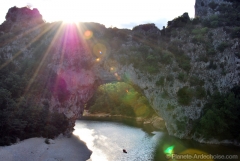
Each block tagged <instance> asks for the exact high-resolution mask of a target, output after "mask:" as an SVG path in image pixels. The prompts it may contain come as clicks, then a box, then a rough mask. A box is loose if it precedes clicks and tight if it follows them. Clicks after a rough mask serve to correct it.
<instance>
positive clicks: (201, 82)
mask: <svg viewBox="0 0 240 161" xmlns="http://www.w3.org/2000/svg"><path fill="white" fill-rule="evenodd" d="M189 83H190V86H198V85H199V86H203V85H204V80H201V79H200V78H199V77H197V76H192V77H190V79H189Z"/></svg>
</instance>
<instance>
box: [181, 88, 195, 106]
mask: <svg viewBox="0 0 240 161" xmlns="http://www.w3.org/2000/svg"><path fill="white" fill-rule="evenodd" d="M177 96H178V103H179V104H180V105H190V103H191V101H192V97H193V92H192V90H191V89H190V88H189V87H187V86H185V87H183V88H180V89H179V90H178V92H177Z"/></svg>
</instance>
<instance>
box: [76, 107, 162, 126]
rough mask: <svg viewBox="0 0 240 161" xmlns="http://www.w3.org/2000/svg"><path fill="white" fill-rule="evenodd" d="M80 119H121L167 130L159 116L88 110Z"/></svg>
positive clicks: (124, 121)
mask: <svg viewBox="0 0 240 161" xmlns="http://www.w3.org/2000/svg"><path fill="white" fill-rule="evenodd" d="M79 120H95V121H119V122H123V123H130V124H133V125H134V126H141V127H151V129H152V130H165V129H166V126H165V121H164V120H163V119H162V118H161V117H159V116H156V115H154V116H152V117H150V118H143V117H129V116H123V115H111V114H107V113H97V114H92V113H89V112H88V111H87V110H85V111H84V113H83V116H81V118H79Z"/></svg>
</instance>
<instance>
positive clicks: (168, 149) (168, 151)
mask: <svg viewBox="0 0 240 161" xmlns="http://www.w3.org/2000/svg"><path fill="white" fill-rule="evenodd" d="M173 149H174V146H170V147H168V148H167V149H166V150H164V153H165V154H172V153H173Z"/></svg>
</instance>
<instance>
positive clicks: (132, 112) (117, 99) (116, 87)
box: [88, 82, 154, 117]
mask: <svg viewBox="0 0 240 161" xmlns="http://www.w3.org/2000/svg"><path fill="white" fill-rule="evenodd" d="M88 106H89V112H90V113H110V114H112V115H123V116H132V117H150V116H151V115H152V114H153V113H154V111H153V109H152V108H151V107H150V105H149V103H148V101H147V99H146V97H144V96H143V95H142V94H140V93H139V92H138V91H136V90H135V89H134V88H133V87H132V86H131V85H129V84H127V83H124V82H118V83H108V84H104V85H101V86H99V87H98V89H97V92H96V93H95V94H94V97H93V98H92V99H91V100H90V102H89V105H88Z"/></svg>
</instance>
